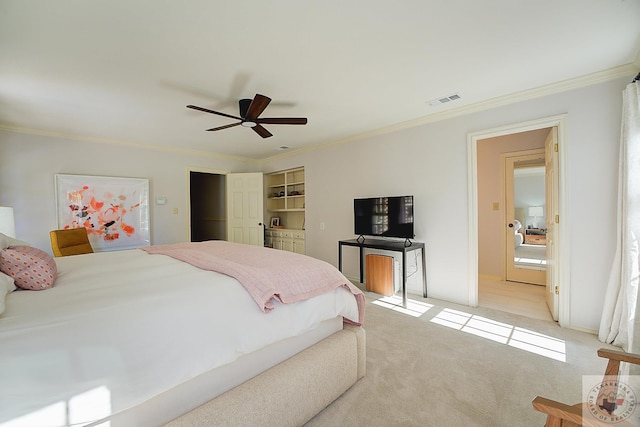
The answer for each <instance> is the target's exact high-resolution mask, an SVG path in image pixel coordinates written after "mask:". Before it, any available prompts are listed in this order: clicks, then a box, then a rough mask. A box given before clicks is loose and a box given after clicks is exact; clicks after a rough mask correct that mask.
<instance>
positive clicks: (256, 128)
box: [251, 125, 273, 138]
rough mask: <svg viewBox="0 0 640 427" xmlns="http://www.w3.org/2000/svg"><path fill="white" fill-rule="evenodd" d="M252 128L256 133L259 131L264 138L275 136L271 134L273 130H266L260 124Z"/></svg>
mask: <svg viewBox="0 0 640 427" xmlns="http://www.w3.org/2000/svg"><path fill="white" fill-rule="evenodd" d="M251 129H253V131H254V132H255V133H257V134H258V135H260V136H261V137H263V138H269V137H270V136H273V135H272V134H271V132H269V131H268V130H266V129H265V128H263V127H262V126H260V125H255V126H254V127H252V128H251Z"/></svg>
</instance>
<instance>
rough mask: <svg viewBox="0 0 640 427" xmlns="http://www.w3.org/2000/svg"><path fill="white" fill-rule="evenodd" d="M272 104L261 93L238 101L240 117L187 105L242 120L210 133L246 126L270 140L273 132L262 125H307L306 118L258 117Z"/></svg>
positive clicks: (217, 128) (188, 106)
mask: <svg viewBox="0 0 640 427" xmlns="http://www.w3.org/2000/svg"><path fill="white" fill-rule="evenodd" d="M270 102H271V98H269V97H266V96H264V95H260V94H259V93H258V94H256V96H254V97H253V99H241V100H240V101H238V103H239V104H240V117H238V116H232V115H231V114H226V113H221V112H219V111H213V110H208V109H206V108H202V107H197V106H195V105H187V108H192V109H194V110H199V111H204V112H205V113H211V114H217V115H219V116H223V117H229V118H231V119H236V120H240V121H239V122H237V123H232V124H230V125H224V126H219V127H216V128H211V129H207V130H208V131H213V130H222V129H227V128H231V127H234V126H238V125H241V126H244V127H248V128H251V129H253V131H254V132H255V133H257V134H258V135H260V136H261V137H263V138H269V137H270V136H273V135H272V134H271V132H269V131H268V130H266V129H265V128H264V127H263V126H262V124H263V123H264V124H269V125H306V124H307V119H306V118H304V117H264V118H260V117H258V116H259V115H260V114H261V113H262V112H263V111H264V109H265V108H267V105H269V103H270Z"/></svg>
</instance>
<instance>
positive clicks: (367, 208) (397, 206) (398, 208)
mask: <svg viewBox="0 0 640 427" xmlns="http://www.w3.org/2000/svg"><path fill="white" fill-rule="evenodd" d="M353 214H354V215H353V218H354V227H353V228H354V234H357V235H359V236H384V237H398V238H404V239H413V237H414V231H413V196H392V197H369V198H365V199H354V200H353Z"/></svg>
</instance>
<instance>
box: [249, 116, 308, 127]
mask: <svg viewBox="0 0 640 427" xmlns="http://www.w3.org/2000/svg"><path fill="white" fill-rule="evenodd" d="M256 122H257V123H265V124H269V125H306V124H307V118H306V117H265V118H264V119H256Z"/></svg>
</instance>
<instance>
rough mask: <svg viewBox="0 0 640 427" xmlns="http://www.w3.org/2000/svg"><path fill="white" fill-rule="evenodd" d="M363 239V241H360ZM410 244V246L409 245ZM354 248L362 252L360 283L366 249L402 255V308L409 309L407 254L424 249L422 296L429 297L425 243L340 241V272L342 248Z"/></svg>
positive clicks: (362, 276) (376, 240)
mask: <svg viewBox="0 0 640 427" xmlns="http://www.w3.org/2000/svg"><path fill="white" fill-rule="evenodd" d="M361 237H362V239H360V238H361ZM407 242H409V245H407ZM343 246H354V247H357V248H359V252H360V283H363V279H364V250H365V248H366V249H382V250H385V251H393V252H401V253H402V307H404V308H407V252H411V251H415V250H418V249H422V295H423V296H424V297H425V298H426V297H427V268H426V261H425V260H426V255H425V253H424V243H420V242H411V241H410V240H409V239H406V240H405V241H404V242H402V241H392V240H380V239H365V238H364V237H363V236H359V237H358V238H357V239H350V240H340V241H338V270H340V271H342V247H343Z"/></svg>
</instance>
